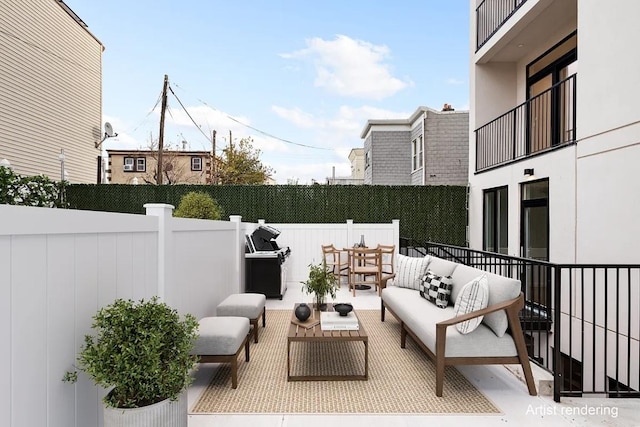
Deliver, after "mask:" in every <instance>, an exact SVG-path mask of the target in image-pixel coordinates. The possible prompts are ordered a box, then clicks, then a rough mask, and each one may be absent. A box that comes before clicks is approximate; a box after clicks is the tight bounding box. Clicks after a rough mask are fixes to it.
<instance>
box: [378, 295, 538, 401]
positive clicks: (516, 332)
mask: <svg viewBox="0 0 640 427" xmlns="http://www.w3.org/2000/svg"><path fill="white" fill-rule="evenodd" d="M523 307H524V294H523V293H520V295H519V296H518V297H516V298H514V299H512V300H509V301H504V302H501V303H499V304H494V305H491V306H489V307H487V308H484V309H482V310H477V311H474V312H471V313H468V314H465V315H462V316H458V317H453V318H451V319H448V320H444V321H442V322H438V323H437V324H436V352H435V354H434V353H433V351H431V350H430V349H429V348H428V347H427V346H426V345H425V344H424V343H422V342H421V341H420V339H419V338H418V337H417V336H416V334H415V333H414V332H413V331H412V330H411V329H409V328H408V327H407V325H406V324H405V323H404V322H403V321H402V319H400V318H399V317H398V316H397V315H396V314H395V313H394V312H393V311H392V310H391V309H390V308H389V307H386V306H385V304H384V301H382V303H381V311H380V320H382V321H383V322H384V316H385V309H387V310H389V312H390V313H391V314H392V315H393V317H395V318H396V319H397V320H398V322H400V327H401V334H400V347H401V348H405V346H406V340H407V335H409V336H411V338H413V340H414V341H415V342H416V344H418V346H419V347H420V348H421V349H422V350H423V351H424V352H425V353H426V354H427V355H428V356H429V357H430V358H431V359H432V360H433V361H434V362H435V363H436V396H438V397H442V389H443V384H444V370H445V366H453V365H509V364H520V365H521V366H522V371H523V373H524V377H525V380H526V382H527V388H528V389H529V394H530V395H531V396H536V394H537V393H536V386H535V382H534V380H533V374H532V372H531V365H530V364H529V355H528V353H527V346H526V343H525V341H524V334H523V332H522V327H521V326H520V320H519V318H518V313H519V312H520V310H522V308H523ZM500 310H504V311H505V312H506V313H507V319H508V321H509V328H510V329H511V336H512V337H513V340H514V342H515V345H516V351H517V353H518V354H517V355H516V356H509V357H445V349H446V344H447V343H446V336H447V328H448V327H449V326H453V325H455V324H457V323H460V322H464V321H465V320H469V319H473V318H475V317H478V316H484V315H486V314H489V313H494V312H497V311H500Z"/></svg>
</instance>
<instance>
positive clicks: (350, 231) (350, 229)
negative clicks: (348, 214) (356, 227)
mask: <svg viewBox="0 0 640 427" xmlns="http://www.w3.org/2000/svg"><path fill="white" fill-rule="evenodd" d="M353 242H355V240H353V220H352V219H348V220H347V243H348V244H347V247H351V246H353Z"/></svg>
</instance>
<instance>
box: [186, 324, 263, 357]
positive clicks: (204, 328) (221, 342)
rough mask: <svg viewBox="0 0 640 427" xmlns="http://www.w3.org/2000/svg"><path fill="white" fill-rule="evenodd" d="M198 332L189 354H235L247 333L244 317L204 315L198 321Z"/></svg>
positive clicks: (247, 327) (247, 325)
mask: <svg viewBox="0 0 640 427" xmlns="http://www.w3.org/2000/svg"><path fill="white" fill-rule="evenodd" d="M198 325H199V328H198V334H199V337H198V339H196V342H195V345H194V347H193V350H191V354H197V355H231V354H235V353H236V352H237V351H238V349H239V348H240V346H241V345H242V343H243V341H244V339H245V338H246V336H247V334H249V329H250V327H249V319H247V318H246V317H205V318H203V319H201V320H200V321H199V322H198Z"/></svg>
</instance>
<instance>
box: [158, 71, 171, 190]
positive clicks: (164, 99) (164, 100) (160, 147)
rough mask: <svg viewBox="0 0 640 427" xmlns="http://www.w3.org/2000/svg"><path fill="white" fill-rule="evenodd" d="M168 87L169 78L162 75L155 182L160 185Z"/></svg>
mask: <svg viewBox="0 0 640 427" xmlns="http://www.w3.org/2000/svg"><path fill="white" fill-rule="evenodd" d="M168 85H169V76H167V75H166V74H165V75H164V85H163V86H162V106H161V107H160V137H159V138H158V167H157V170H158V178H157V180H156V181H157V182H158V184H159V185H162V181H163V180H162V173H163V171H162V162H163V159H162V150H163V148H164V113H165V110H166V109H167V86H168Z"/></svg>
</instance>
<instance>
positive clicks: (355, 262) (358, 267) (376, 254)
mask: <svg viewBox="0 0 640 427" xmlns="http://www.w3.org/2000/svg"><path fill="white" fill-rule="evenodd" d="M349 258H350V263H349V288H350V289H351V291H352V292H353V296H356V289H358V287H359V286H374V287H375V290H376V292H378V295H379V294H380V292H381V288H380V281H381V279H382V261H381V259H382V252H381V251H380V250H379V249H365V248H353V249H351V251H350V253H349Z"/></svg>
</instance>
